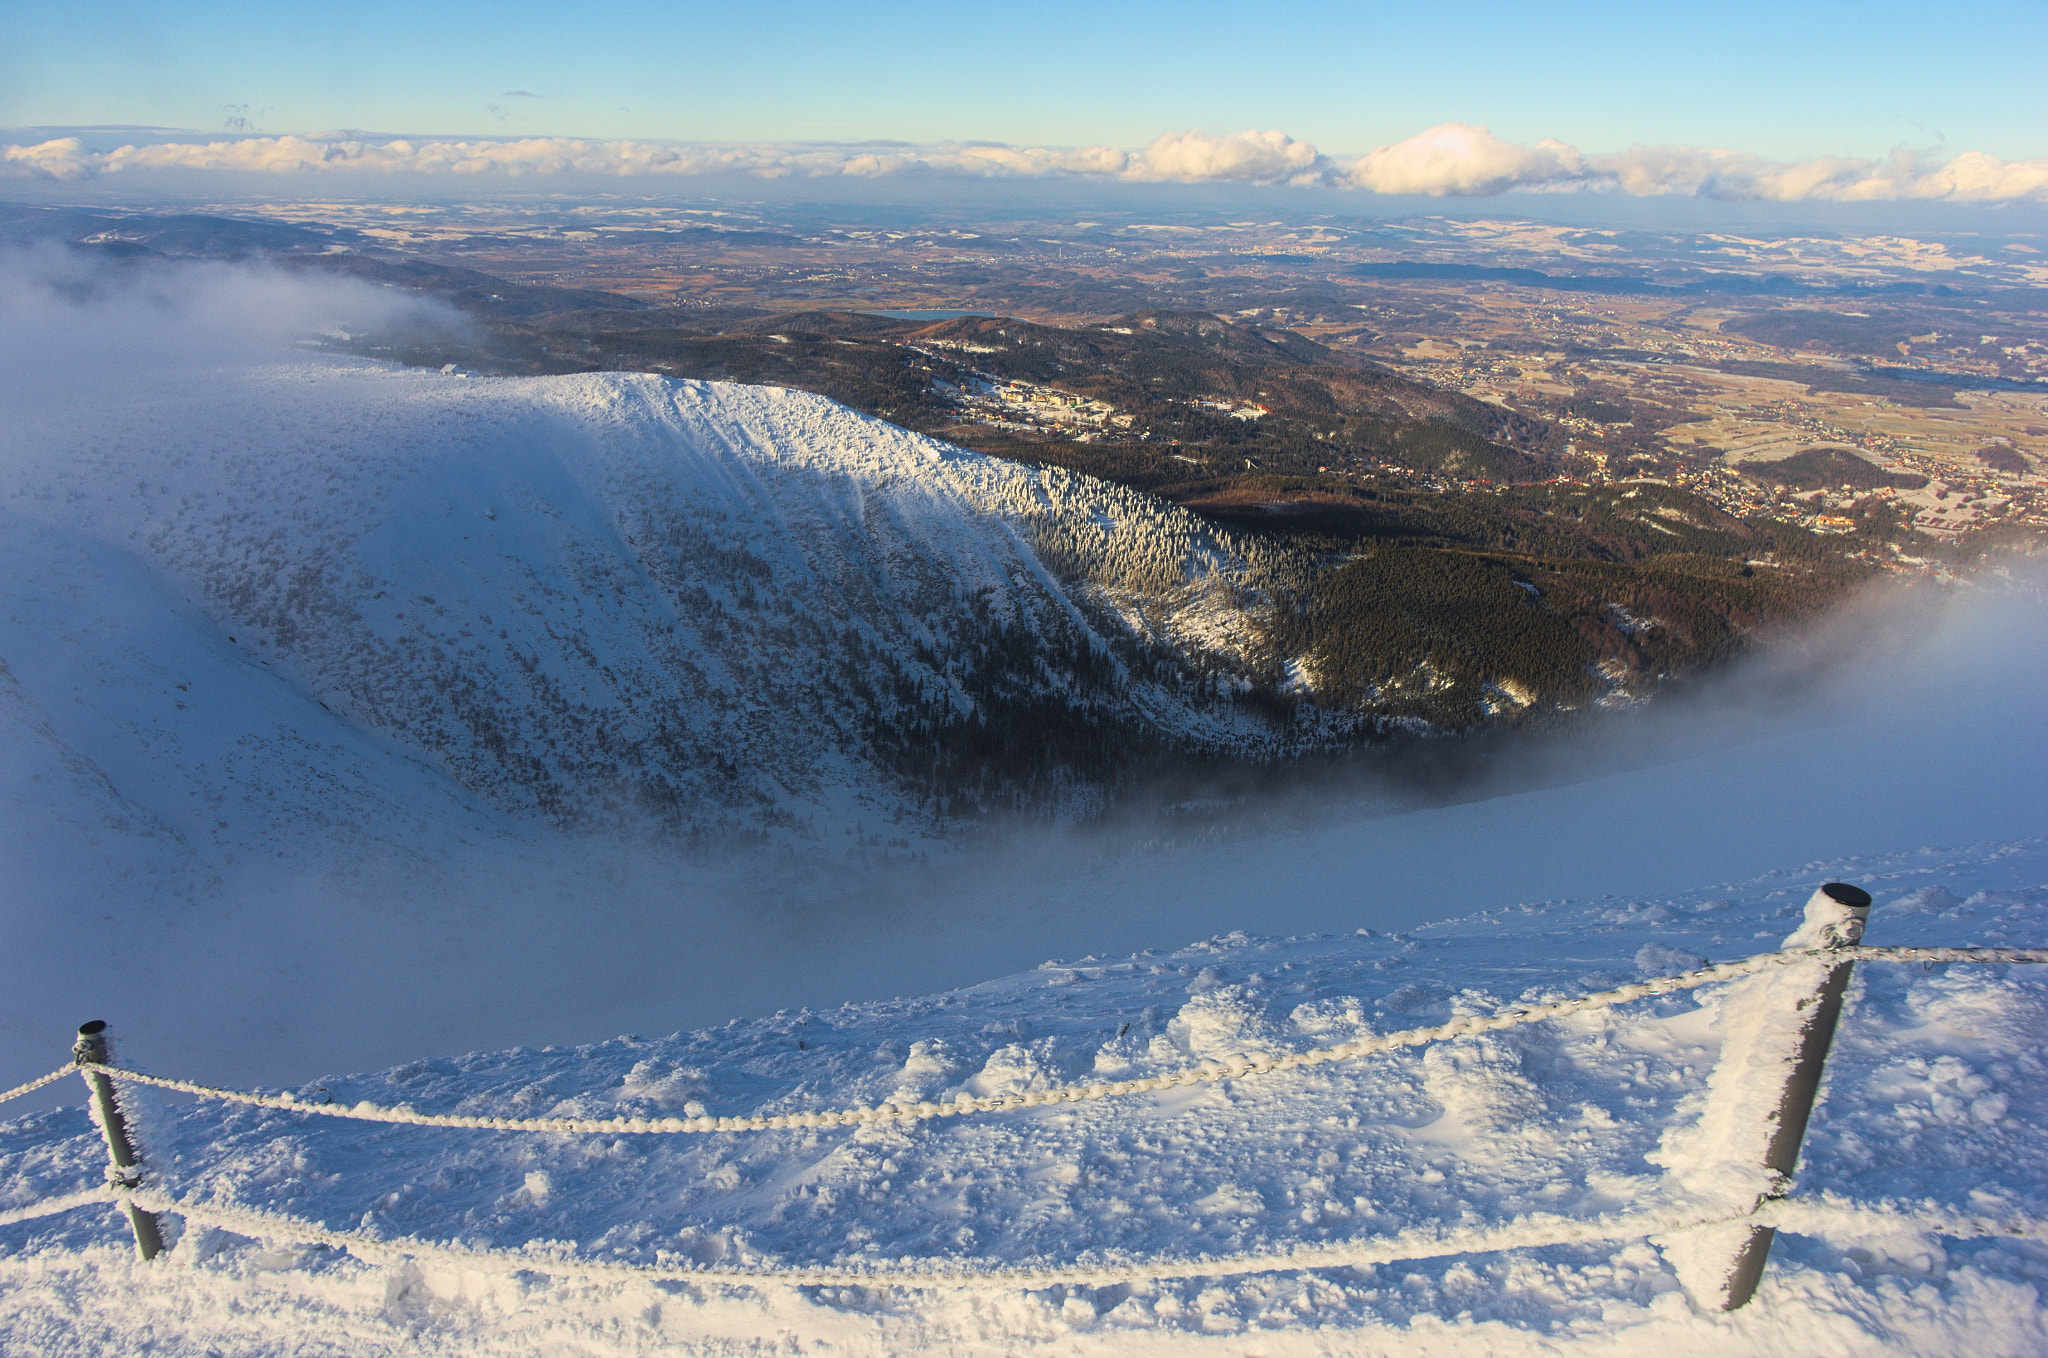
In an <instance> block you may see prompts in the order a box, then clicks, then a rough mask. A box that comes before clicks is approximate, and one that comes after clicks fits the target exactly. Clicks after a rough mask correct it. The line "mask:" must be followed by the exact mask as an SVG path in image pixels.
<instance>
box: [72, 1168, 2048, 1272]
mask: <svg viewBox="0 0 2048 1358" xmlns="http://www.w3.org/2000/svg"><path fill="white" fill-rule="evenodd" d="M81 1198H84V1195H81ZM133 1198H134V1201H135V1203H136V1205H137V1206H139V1207H142V1208H144V1209H145V1210H147V1211H152V1212H174V1213H176V1214H178V1215H179V1216H182V1217H184V1218H185V1219H186V1220H188V1221H190V1222H194V1223H197V1224H199V1225H203V1226H213V1227H218V1228H220V1229H222V1230H228V1231H233V1232H235V1233H236V1234H238V1235H247V1236H251V1237H254V1238H256V1239H264V1240H277V1241H286V1242H290V1243H294V1244H318V1245H329V1246H333V1247H335V1248H338V1249H345V1250H348V1251H349V1252H350V1253H352V1254H356V1255H358V1256H359V1257H362V1258H365V1259H370V1260H378V1259H390V1258H431V1259H440V1260H446V1261H449V1262H451V1263H455V1264H460V1265H464V1266H467V1267H471V1268H486V1269H491V1270H494V1271H500V1272H508V1273H509V1272H533V1273H547V1274H554V1275H558V1276H566V1277H586V1278H629V1277H630V1278H642V1279H647V1280H650V1281H686V1282H698V1283H740V1284H753V1285H760V1284H764V1283H765V1284H774V1285H780V1286H785V1287H803V1286H826V1287H862V1286H866V1287H875V1286H882V1287H992V1288H1003V1289H1017V1288H1025V1289H1029V1288H1038V1287H1054V1286H1059V1285H1062V1284H1068V1285H1076V1284H1078V1285H1094V1286H1100V1285H1102V1284H1106V1283H1115V1282H1131V1281H1137V1280H1139V1279H1172V1278H1224V1277H1237V1276H1243V1275H1245V1274H1254V1273H1276V1272H1291V1271H1295V1270H1302V1269H1324V1268H1344V1267H1356V1266H1359V1265H1368V1264H1371V1265H1377V1264H1393V1263H1403V1262H1408V1261H1412V1260H1421V1259H1441V1258H1447V1257H1449V1256H1452V1255H1460V1254H1487V1253H1492V1252H1494V1251H1497V1250H1511V1249H1537V1248H1541V1247H1544V1246H1551V1245H1576V1244H1602V1243H1608V1242H1613V1241H1622V1240H1641V1239H1643V1238H1644V1237H1646V1236H1656V1235H1667V1234H1675V1233H1677V1232H1681V1231H1688V1230H1693V1229H1696V1228H1698V1227H1701V1226H1714V1225H1722V1224H1726V1223H1728V1222H1734V1221H1754V1222H1757V1223H1758V1224H1769V1225H1776V1226H1781V1227H1782V1228H1784V1229H1786V1230H1789V1231H1793V1232H1795V1233H1797V1232H1802V1231H1804V1232H1807V1233H1813V1234H1820V1233H1822V1232H1824V1231H1826V1230H1832V1229H1850V1230H1858V1229H1861V1230H1867V1229H1868V1228H1869V1227H1870V1226H1871V1225H1873V1224H1883V1225H1892V1226H1900V1225H1903V1226H1905V1227H1906V1228H1907V1229H1910V1230H1916V1231H1929V1232H1932V1233H1935V1234H1940V1235H1947V1236H1952V1237H1957V1238H1969V1237H1983V1236H1998V1237H2002V1238H2007V1239H2015V1238H2025V1239H2033V1240H2039V1239H2043V1238H2048V1223H2044V1222H2042V1221H2040V1220H2038V1219H2032V1218H2020V1217H2014V1218H2009V1219H2005V1218H1989V1217H1977V1216H1969V1215H1966V1214H1961V1213H1949V1212H1946V1211H1944V1210H1942V1209H1939V1208H1917V1209H1907V1210H1903V1211H1901V1210H1899V1209H1897V1208H1894V1207H1890V1206H1885V1207H1876V1208H1873V1207H1860V1206H1856V1205H1854V1204H1844V1203H1838V1202H1831V1201H1829V1202H1815V1203H1802V1202H1797V1201H1780V1202H1775V1203H1771V1204H1767V1205H1766V1206H1765V1207H1764V1208H1763V1209H1762V1210H1761V1211H1759V1212H1758V1213H1756V1214H1754V1215H1745V1216H1737V1217H1701V1216H1699V1215H1697V1214H1696V1212H1687V1211H1683V1210H1677V1209H1673V1210H1667V1211H1646V1212H1616V1213H1610V1214H1607V1215H1604V1216H1597V1217H1577V1218H1574V1217H1565V1216H1558V1215H1555V1214H1552V1213H1538V1214H1533V1215H1530V1216H1525V1217H1518V1218H1516V1219H1515V1220H1513V1221H1507V1222H1502V1223H1500V1224H1498V1225H1495V1226H1487V1227H1448V1228H1446V1227H1421V1228H1418V1229H1414V1230H1409V1231H1403V1232H1400V1233H1399V1234H1396V1235H1389V1236H1375V1237H1368V1238H1366V1239H1362V1240H1346V1241H1333V1242H1327V1243H1323V1242H1318V1243H1314V1244H1302V1245H1296V1246H1292V1247H1286V1248H1280V1249H1272V1250H1259V1251H1249V1252H1246V1253H1241V1254H1226V1255H1197V1256H1194V1257H1192V1258H1183V1259H1158V1260H1141V1259H1130V1260H1104V1261H1102V1262H1100V1263H1083V1264H1067V1265H1052V1266H1045V1265H1008V1264H1003V1263H999V1262H996V1261H993V1260H990V1261H980V1260H943V1259H903V1260H895V1261H885V1260H878V1261H875V1262H873V1263H863V1264H859V1265H856V1266H852V1267H848V1266H846V1265H832V1266H813V1265H803V1264H798V1265H781V1264H777V1263H775V1262H773V1261H763V1262H761V1263H758V1264H742V1265H737V1266H722V1267H721V1266H716V1265H710V1266H701V1265H699V1266H693V1265H687V1264H665V1263H657V1264H635V1263H628V1262H626V1261H624V1260H609V1259H579V1258H577V1257H575V1256H574V1255H572V1254H567V1253H563V1252H560V1251H559V1250H555V1249H550V1250H507V1249H499V1248H495V1247H492V1246H487V1245H461V1244H450V1243H443V1242H439V1241H429V1240H420V1239H417V1238H414V1237H410V1236H401V1237H396V1238H389V1239H380V1238H378V1237H376V1236H373V1235H366V1234H363V1233H361V1232H358V1231H335V1230H329V1229H328V1228H327V1227H325V1226H320V1225H317V1224H315V1223H313V1222H310V1221H304V1220H301V1219H299V1218H297V1217H292V1216H287V1215H285V1214H283V1213H278V1212H267V1211H262V1210H258V1209H252V1208H245V1207H228V1206H214V1205H210V1204H203V1203H189V1202H185V1201H181V1200H179V1199H177V1198H173V1197H171V1196H169V1195H168V1194H164V1193H157V1192H152V1191H148V1190H143V1191H138V1192H136V1193H135V1194H133ZM102 1200H111V1199H102ZM74 1205H75V1204H74Z"/></svg>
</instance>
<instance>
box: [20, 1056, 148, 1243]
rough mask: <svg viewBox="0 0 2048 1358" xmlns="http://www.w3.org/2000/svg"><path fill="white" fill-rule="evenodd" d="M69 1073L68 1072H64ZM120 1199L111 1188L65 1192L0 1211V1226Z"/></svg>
mask: <svg viewBox="0 0 2048 1358" xmlns="http://www.w3.org/2000/svg"><path fill="white" fill-rule="evenodd" d="M65 1073H66V1074H69V1073H70V1072H69V1071H67V1072H65ZM119 1201H121V1195H120V1194H119V1193H117V1192H115V1191H114V1190H113V1189H112V1188H88V1189H86V1190H85V1191H84V1192H83V1193H66V1194H65V1195H64V1196H62V1197H60V1198H44V1199H42V1200H41V1201H40V1202H32V1203H29V1204H28V1205H27V1206H25V1207H13V1208H9V1209H8V1210H7V1211H4V1212H0V1226H12V1225H14V1224H15V1223H16V1222H21V1221H34V1220H36V1219H37V1218H38V1217H53V1216H56V1215H57V1214H58V1213H59V1212H69V1211H71V1210H73V1209H74V1208H79V1207H91V1206H92V1205H94V1204H95V1203H109V1202H119Z"/></svg>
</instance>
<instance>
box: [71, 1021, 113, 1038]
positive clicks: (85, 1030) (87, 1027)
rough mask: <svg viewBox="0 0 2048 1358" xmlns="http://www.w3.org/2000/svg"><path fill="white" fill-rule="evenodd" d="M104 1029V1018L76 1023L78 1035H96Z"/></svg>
mask: <svg viewBox="0 0 2048 1358" xmlns="http://www.w3.org/2000/svg"><path fill="white" fill-rule="evenodd" d="M106 1030H107V1021H106V1020H105V1019H94V1020H93V1021H92V1022H91V1023H81V1024H79V1025H78V1035H79V1036H80V1037H98V1036H99V1035H100V1034H101V1033H104V1032H105V1031H106Z"/></svg>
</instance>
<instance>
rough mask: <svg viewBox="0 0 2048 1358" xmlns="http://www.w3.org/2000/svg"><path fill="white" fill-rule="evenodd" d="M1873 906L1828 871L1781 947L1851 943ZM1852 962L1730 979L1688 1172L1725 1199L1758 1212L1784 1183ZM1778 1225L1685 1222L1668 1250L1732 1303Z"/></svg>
mask: <svg viewBox="0 0 2048 1358" xmlns="http://www.w3.org/2000/svg"><path fill="white" fill-rule="evenodd" d="M1869 918H1870V893H1869V892H1867V891H1864V890H1863V889H1862V888H1860V887H1853V886H1850V885H1848V884H1847V883H1846V882H1829V883H1827V884H1826V885H1824V886H1822V887H1821V888H1820V889H1819V890H1817V891H1815V892H1814V893H1813V895H1812V897H1810V898H1809V899H1808V900H1807V902H1806V917H1805V919H1804V920H1803V921H1802V922H1801V923H1800V926H1799V927H1798V928H1797V929H1795V930H1793V932H1792V933H1791V935H1790V936H1789V937H1787V938H1786V940H1785V943H1784V949H1785V951H1787V952H1805V951H1814V950H1817V951H1821V952H1827V951H1832V950H1834V949H1837V948H1850V947H1854V946H1855V945H1856V944H1858V943H1860V942H1861V941H1862V940H1863V926H1864V924H1865V922H1866V921H1867V920H1868V919H1869ZM1855 965H1856V964H1855V963H1854V962H1853V961H1842V962H1829V961H1827V960H1826V959H1825V958H1815V959H1813V960H1812V961H1802V962H1793V963H1789V964H1787V965H1786V966H1784V967H1781V968H1777V969H1774V970H1773V971H1772V972H1770V973H1767V974H1765V975H1761V976H1757V977H1754V978H1752V979H1751V980H1749V981H1747V982H1743V983H1741V985H1740V988H1739V989H1738V988H1731V990H1730V992H1729V994H1728V996H1727V997H1726V998H1725V999H1724V1000H1723V1002H1722V1017H1723V1019H1724V1020H1725V1021H1726V1022H1727V1039H1726V1045H1725V1046H1724V1047H1723V1048H1722V1054H1721V1060H1720V1063H1719V1064H1718V1065H1717V1066H1716V1067H1715V1070H1714V1077H1713V1086H1712V1089H1711V1091H1710V1092H1709V1094H1708V1104H1707V1109H1706V1112H1705V1113H1704V1114H1703V1116H1702V1117H1701V1119H1700V1130H1699V1136H1700V1139H1701V1142H1702V1143H1704V1144H1702V1145H1701V1146H1700V1154H1699V1155H1698V1157H1697V1161H1696V1163H1695V1166H1694V1168H1693V1169H1692V1171H1691V1173H1690V1174H1689V1175H1687V1176H1685V1177H1688V1178H1690V1179H1692V1180H1693V1182H1694V1183H1695V1184H1696V1185H1704V1186H1709V1187H1711V1186H1719V1187H1720V1188H1722V1189H1723V1194H1722V1196H1727V1195H1731V1194H1732V1195H1739V1196H1738V1197H1737V1198H1736V1200H1735V1201H1733V1202H1730V1203H1729V1206H1731V1207H1733V1208H1734V1209H1735V1212H1736V1213H1740V1214H1743V1215H1747V1214H1749V1213H1753V1212H1755V1211H1756V1209H1757V1208H1759V1207H1761V1206H1763V1204H1765V1203H1766V1202H1770V1201H1772V1200H1773V1199H1776V1198H1781V1197H1783V1196H1784V1195H1785V1191H1786V1189H1787V1188H1788V1187H1789V1186H1790V1184H1791V1178H1792V1170H1793V1167H1794V1166H1795V1165H1797V1164H1798V1163H1799V1147H1800V1143H1801V1142H1803V1141H1804V1140H1805V1139H1806V1124H1807V1121H1808V1119H1810V1118H1811V1117H1812V1115H1813V1101H1814V1097H1815V1096H1816V1095H1817V1094H1818V1093H1819V1092H1820V1080H1821V1073H1822V1071H1823V1070H1824V1069H1825V1067H1826V1065H1827V1059H1828V1048H1829V1047H1830V1046H1831V1045H1832V1044H1833V1042H1834V1040H1835V1026H1836V1023H1837V1022H1838V1021H1839V1020H1840V1018H1841V1016H1842V996H1843V994H1844V993H1845V992H1846V991H1847V990H1848V988H1849V974H1850V972H1851V971H1852V970H1853V969H1854V967H1855ZM1776 1236H1777V1229H1776V1228H1775V1227H1772V1226H1765V1225H1760V1224H1759V1225H1751V1224H1749V1223H1746V1222H1742V1221H1739V1220H1738V1221H1734V1222H1730V1223H1728V1224H1727V1225H1724V1226H1710V1227H1705V1228H1703V1229H1701V1230H1698V1231H1694V1232H1691V1233H1690V1238H1689V1239H1687V1240H1685V1241H1684V1242H1683V1243H1682V1244H1678V1243H1674V1245H1672V1246H1667V1250H1666V1252H1667V1253H1668V1254H1671V1255H1672V1256H1673V1262H1674V1263H1675V1264H1676V1265H1677V1266H1678V1270H1679V1276H1680V1279H1681V1280H1682V1281H1684V1282H1685V1284H1686V1287H1687V1290H1689V1291H1690V1292H1691V1293H1692V1295H1693V1297H1694V1299H1695V1300H1696V1301H1697V1302H1699V1303H1700V1304H1702V1305H1709V1306H1713V1307H1716V1308H1718V1309H1720V1310H1723V1311H1732V1310H1734V1309H1736V1308H1737V1307H1739V1306H1741V1305H1743V1304H1744V1303H1746V1302H1747V1301H1748V1300H1749V1299H1750V1298H1751V1297H1753V1296H1755V1295H1756V1288H1757V1283H1758V1282H1759V1281H1760V1280H1761V1279H1762V1277H1763V1272H1764V1261H1765V1260H1766V1259H1768V1258H1769V1257H1770V1252H1771V1242H1772V1240H1773V1239H1775V1238H1776Z"/></svg>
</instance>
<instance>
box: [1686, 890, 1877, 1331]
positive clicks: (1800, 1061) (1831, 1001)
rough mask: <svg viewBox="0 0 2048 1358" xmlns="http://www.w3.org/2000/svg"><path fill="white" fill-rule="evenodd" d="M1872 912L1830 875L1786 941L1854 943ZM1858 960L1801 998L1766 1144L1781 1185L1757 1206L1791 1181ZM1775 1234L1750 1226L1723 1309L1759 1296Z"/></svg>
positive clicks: (1866, 898) (1768, 1163) (1732, 1266)
mask: <svg viewBox="0 0 2048 1358" xmlns="http://www.w3.org/2000/svg"><path fill="white" fill-rule="evenodd" d="M1869 918H1870V893H1869V892H1867V891H1865V890H1863V889H1862V888H1860V887H1853V886H1850V885H1848V884H1847V883H1846V882H1829V883H1827V884H1826V885H1825V886H1822V887H1821V888H1820V889H1819V890H1818V891H1816V892H1814V893H1813V896H1812V898H1811V899H1809V900H1808V901H1807V903H1806V919H1805V922H1804V923H1803V924H1801V925H1800V927H1799V928H1798V929H1797V930H1795V931H1794V932H1793V934H1792V936H1791V937H1789V938H1787V939H1786V940H1785V947H1786V948H1787V949H1802V948H1820V949H1834V948H1850V947H1854V946H1855V945H1856V944H1858V943H1860V942H1862V940H1863V926H1864V924H1865V922H1866V921H1868V920H1869ZM1855 965H1856V964H1855V963H1854V962H1838V963H1836V964H1835V965H1833V966H1831V967H1828V968H1827V969H1826V971H1825V973H1824V974H1822V975H1821V977H1820V980H1819V984H1818V985H1816V986H1814V987H1813V988H1812V989H1811V990H1809V991H1808V992H1807V993H1806V994H1804V995H1802V996H1801V997H1800V998H1799V999H1798V1001H1797V1008H1798V1010H1799V1011H1800V1012H1803V1013H1804V1014H1805V1015H1806V1020H1805V1022H1804V1023H1803V1024H1802V1025H1801V1026H1800V1029H1799V1038H1798V1043H1797V1046H1796V1047H1795V1048H1794V1049H1793V1050H1792V1051H1791V1052H1790V1053H1789V1055H1790V1060H1789V1061H1788V1062H1787V1063H1786V1065H1785V1067H1784V1083H1783V1086H1782V1088H1781V1089H1780V1090H1779V1093H1778V1099H1777V1109H1776V1114H1775V1117H1774V1118H1773V1119H1772V1120H1771V1122H1770V1124H1769V1125H1770V1140H1769V1142H1768V1144H1767V1145H1766V1147H1765V1150H1764V1166H1763V1167H1764V1168H1765V1169H1766V1170H1767V1171H1769V1172H1770V1174H1771V1177H1772V1180H1773V1182H1774V1183H1775V1184H1776V1185H1777V1186H1776V1187H1774V1188H1773V1189H1772V1190H1771V1191H1769V1192H1767V1193H1766V1194H1765V1195H1764V1196H1763V1197H1762V1198H1760V1199H1759V1200H1758V1201H1757V1203H1756V1206H1758V1207H1761V1206H1762V1205H1763V1204H1764V1203H1766V1202H1770V1201H1773V1200H1774V1199H1777V1198H1781V1197H1783V1196H1784V1195H1785V1190H1786V1188H1787V1187H1789V1186H1790V1181H1791V1177H1792V1170H1793V1168H1794V1166H1796V1165H1797V1164H1798V1163H1799V1147H1800V1144H1801V1143H1802V1142H1803V1141H1804V1140H1805V1139H1806V1124H1807V1122H1808V1121H1809V1120H1810V1119H1811V1118H1812V1116H1813V1101H1814V1097H1815V1095H1817V1094H1818V1093H1819V1092H1820V1079H1821V1073H1822V1071H1823V1070H1824V1069H1825V1067H1826V1065H1827V1059H1828V1048H1829V1047H1830V1046H1831V1045H1832V1044H1833V1043H1834V1040H1835V1026H1836V1024H1837V1023H1838V1022H1839V1021H1840V1019H1841V1017H1842V995H1843V993H1844V992H1845V991H1847V989H1848V988H1849V973H1850V972H1851V970H1853V969H1854V967H1855ZM1777 1234H1778V1232H1777V1228H1776V1227H1774V1226H1750V1227H1748V1228H1746V1230H1745V1231H1744V1232H1743V1235H1742V1238H1741V1239H1740V1242H1739V1243H1738V1244H1737V1246H1736V1249H1735V1254H1734V1257H1733V1258H1732V1259H1731V1260H1730V1261H1729V1264H1728V1272H1727V1275H1726V1277H1725V1279H1724V1280H1723V1282H1722V1284H1721V1295H1720V1296H1719V1297H1718V1298H1717V1300H1718V1302H1719V1304H1720V1307H1721V1309H1722V1310H1724V1311H1733V1310H1735V1309H1736V1308H1737V1307H1739V1306H1742V1305H1743V1304H1745V1303H1746V1302H1748V1301H1749V1299H1750V1298H1751V1297H1753V1296H1755V1295H1756V1288H1757V1283H1758V1282H1759V1281H1761V1280H1762V1278H1763V1274H1764V1262H1765V1261H1766V1260H1767V1259H1768V1258H1769V1257H1770V1253H1771V1242H1772V1241H1773V1240H1775V1239H1776V1238H1777Z"/></svg>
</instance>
